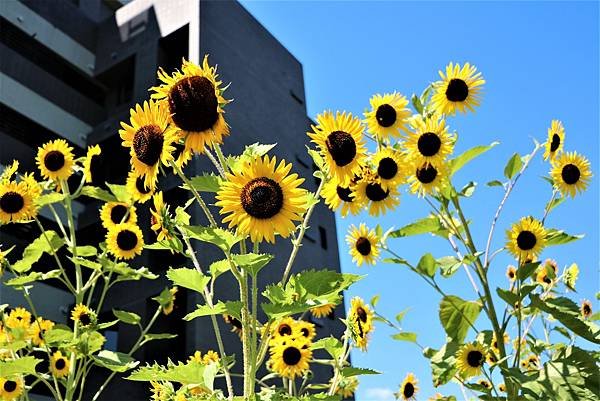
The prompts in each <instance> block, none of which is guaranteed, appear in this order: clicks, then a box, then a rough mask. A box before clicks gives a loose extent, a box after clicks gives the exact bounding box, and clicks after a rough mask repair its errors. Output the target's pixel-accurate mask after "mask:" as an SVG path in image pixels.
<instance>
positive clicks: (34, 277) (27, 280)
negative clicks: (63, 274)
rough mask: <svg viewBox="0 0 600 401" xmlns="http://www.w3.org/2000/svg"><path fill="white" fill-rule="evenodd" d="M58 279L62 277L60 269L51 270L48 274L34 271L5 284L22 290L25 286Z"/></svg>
mask: <svg viewBox="0 0 600 401" xmlns="http://www.w3.org/2000/svg"><path fill="white" fill-rule="evenodd" d="M57 277H60V270H59V269H55V270H50V271H49V272H47V273H41V272H36V271H33V272H30V273H29V274H27V275H25V276H18V277H14V278H11V279H9V280H7V281H5V282H4V284H6V285H8V286H11V287H15V289H21V288H23V286H25V285H27V284H31V283H35V282H36V281H44V280H48V279H52V278H57Z"/></svg>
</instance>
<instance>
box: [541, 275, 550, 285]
mask: <svg viewBox="0 0 600 401" xmlns="http://www.w3.org/2000/svg"><path fill="white" fill-rule="evenodd" d="M542 281H543V282H544V283H546V284H550V283H551V282H552V280H550V277H548V274H547V273H544V278H543V280H542Z"/></svg>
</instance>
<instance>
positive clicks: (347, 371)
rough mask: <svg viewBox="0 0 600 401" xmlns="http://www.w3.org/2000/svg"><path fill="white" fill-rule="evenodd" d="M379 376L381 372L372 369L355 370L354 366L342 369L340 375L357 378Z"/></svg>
mask: <svg viewBox="0 0 600 401" xmlns="http://www.w3.org/2000/svg"><path fill="white" fill-rule="evenodd" d="M380 374H381V372H378V371H376V370H373V369H366V368H357V367H354V366H348V367H346V368H343V369H342V375H343V376H344V377H351V376H359V375H380Z"/></svg>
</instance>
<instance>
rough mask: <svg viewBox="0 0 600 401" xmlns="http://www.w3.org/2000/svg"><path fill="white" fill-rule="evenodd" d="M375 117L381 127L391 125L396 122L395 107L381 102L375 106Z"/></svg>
mask: <svg viewBox="0 0 600 401" xmlns="http://www.w3.org/2000/svg"><path fill="white" fill-rule="evenodd" d="M375 118H377V122H378V123H379V125H381V126H382V127H385V128H387V127H391V126H392V125H394V123H395V122H396V109H394V108H393V107H392V106H390V105H389V104H382V105H381V106H379V107H378V108H377V112H376V113H375Z"/></svg>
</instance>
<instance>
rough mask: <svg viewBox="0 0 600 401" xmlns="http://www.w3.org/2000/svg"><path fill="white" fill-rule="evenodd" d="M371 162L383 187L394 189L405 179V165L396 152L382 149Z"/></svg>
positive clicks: (387, 148) (390, 149)
mask: <svg viewBox="0 0 600 401" xmlns="http://www.w3.org/2000/svg"><path fill="white" fill-rule="evenodd" d="M372 162H373V165H374V167H375V171H376V172H377V177H379V180H380V182H381V185H382V186H383V187H385V188H390V187H394V188H395V187H397V186H398V185H399V184H402V183H403V182H404V180H405V179H406V173H405V171H404V170H405V163H404V162H403V161H402V159H401V158H400V153H399V152H398V151H397V150H394V149H393V148H389V147H384V148H383V149H381V150H379V151H377V153H375V154H374V155H373V159H372Z"/></svg>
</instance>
